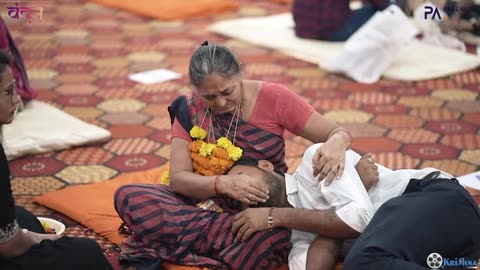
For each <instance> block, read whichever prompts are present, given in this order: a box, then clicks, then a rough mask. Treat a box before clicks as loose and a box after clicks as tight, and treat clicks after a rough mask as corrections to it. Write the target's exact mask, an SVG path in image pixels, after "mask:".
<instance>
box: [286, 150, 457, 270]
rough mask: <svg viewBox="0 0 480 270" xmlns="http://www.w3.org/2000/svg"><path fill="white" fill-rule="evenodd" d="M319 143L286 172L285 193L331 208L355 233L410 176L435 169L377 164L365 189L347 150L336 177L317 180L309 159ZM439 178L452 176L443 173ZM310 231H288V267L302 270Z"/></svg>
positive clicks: (299, 204) (299, 203)
mask: <svg viewBox="0 0 480 270" xmlns="http://www.w3.org/2000/svg"><path fill="white" fill-rule="evenodd" d="M320 145H321V144H315V145H312V146H310V147H309V148H308V149H307V150H306V151H305V153H304V155H303V160H302V162H301V163H300V165H299V167H298V168H297V170H296V171H295V173H294V174H293V175H286V176H285V181H286V192H287V195H288V201H289V203H290V204H291V205H292V206H293V207H295V208H304V209H316V210H327V209H334V210H335V213H336V214H337V215H338V217H339V218H340V219H341V220H342V221H343V222H345V223H346V224H347V225H349V226H350V227H351V228H353V229H354V230H356V231H358V232H363V230H364V229H365V227H366V226H367V225H368V223H369V222H370V220H371V219H372V217H373V215H374V214H375V212H376V211H377V210H378V208H379V207H380V206H381V205H382V204H383V203H385V202H386V201H387V200H389V199H391V198H394V197H397V196H400V195H401V194H402V193H403V192H404V191H405V188H406V187H407V185H408V183H409V181H410V179H412V178H417V179H420V178H423V177H424V176H425V175H427V174H429V173H431V172H432V171H437V169H433V168H426V169H422V170H412V169H405V170H395V171H393V170H390V169H388V168H385V167H383V166H381V165H378V164H377V165H378V171H379V181H378V182H377V184H375V185H374V186H373V187H372V188H371V189H370V191H369V192H367V191H366V190H365V187H364V186H363V183H362V181H361V179H360V176H359V175H358V173H357V171H356V169H355V165H356V164H357V162H358V161H359V160H360V155H358V154H357V153H356V152H354V151H352V150H348V151H347V152H346V156H345V170H344V173H343V175H342V176H341V178H340V179H338V180H334V181H333V182H332V183H331V185H329V186H325V183H324V182H323V181H322V182H319V181H318V180H316V179H315V178H314V177H313V168H312V159H313V155H314V154H315V151H316V149H317V148H318V147H319V146H320ZM443 177H448V178H450V177H452V176H451V175H449V174H446V173H444V175H443ZM315 237H316V235H315V234H313V233H307V232H301V231H297V230H292V236H291V241H292V243H293V248H292V250H291V252H290V255H289V269H290V270H300V269H305V266H306V257H307V251H308V248H309V246H310V243H311V242H312V241H313V240H314V239H315Z"/></svg>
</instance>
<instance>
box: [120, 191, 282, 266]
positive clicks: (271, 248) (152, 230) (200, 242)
mask: <svg viewBox="0 0 480 270" xmlns="http://www.w3.org/2000/svg"><path fill="white" fill-rule="evenodd" d="M195 203H196V202H195V201H194V200H192V199H189V198H186V197H183V196H180V195H178V194H176V193H174V192H173V191H172V189H171V188H170V187H168V186H162V185H126V186H123V187H121V188H119V189H118V190H117V191H116V193H115V209H116V210H117V212H118V214H119V216H120V217H121V218H122V220H123V221H124V222H125V223H127V225H128V226H129V227H130V229H131V230H132V232H133V235H132V236H131V237H129V238H128V239H127V241H125V242H124V244H123V245H122V249H123V250H122V254H123V255H124V259H125V260H128V261H131V262H132V261H135V260H137V261H138V260H139V259H142V257H143V259H144V260H145V259H146V260H155V259H156V260H159V259H160V260H164V261H171V262H175V263H176V264H181V265H190V266H210V267H225V265H229V266H230V267H232V268H233V269H236V270H241V269H269V268H270V267H269V265H270V266H272V267H274V266H275V265H278V264H279V263H281V262H284V261H285V260H286V257H287V255H288V251H289V249H290V241H289V231H288V230H286V229H275V230H273V231H272V232H259V233H256V234H254V235H253V236H252V237H251V238H250V239H249V240H248V241H245V242H235V241H234V240H235V238H234V236H233V234H232V233H231V226H232V223H233V219H234V214H232V213H217V212H213V211H208V210H203V209H201V208H198V207H197V206H196V205H195Z"/></svg>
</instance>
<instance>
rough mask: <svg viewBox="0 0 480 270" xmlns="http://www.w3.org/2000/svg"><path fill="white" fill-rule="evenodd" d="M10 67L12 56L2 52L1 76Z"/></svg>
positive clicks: (0, 56)
mask: <svg viewBox="0 0 480 270" xmlns="http://www.w3.org/2000/svg"><path fill="white" fill-rule="evenodd" d="M9 66H10V56H9V55H8V54H7V53H6V52H4V51H1V50H0V74H2V73H3V72H5V70H6V69H7V67H9Z"/></svg>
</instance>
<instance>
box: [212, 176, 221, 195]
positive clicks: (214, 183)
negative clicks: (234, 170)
mask: <svg viewBox="0 0 480 270" xmlns="http://www.w3.org/2000/svg"><path fill="white" fill-rule="evenodd" d="M213 181H214V182H213V190H215V194H218V189H217V186H218V182H220V175H215V180H213Z"/></svg>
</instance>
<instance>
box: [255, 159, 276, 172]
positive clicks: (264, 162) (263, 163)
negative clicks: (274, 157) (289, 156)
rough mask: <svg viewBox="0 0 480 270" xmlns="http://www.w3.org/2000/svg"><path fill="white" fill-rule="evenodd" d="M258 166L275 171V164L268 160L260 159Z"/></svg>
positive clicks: (268, 170)
mask: <svg viewBox="0 0 480 270" xmlns="http://www.w3.org/2000/svg"><path fill="white" fill-rule="evenodd" d="M258 167H259V168H260V169H262V170H265V171H267V172H273V169H274V167H273V164H272V163H271V162H270V161H268V160H259V161H258Z"/></svg>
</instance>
